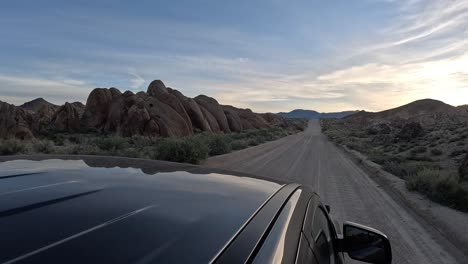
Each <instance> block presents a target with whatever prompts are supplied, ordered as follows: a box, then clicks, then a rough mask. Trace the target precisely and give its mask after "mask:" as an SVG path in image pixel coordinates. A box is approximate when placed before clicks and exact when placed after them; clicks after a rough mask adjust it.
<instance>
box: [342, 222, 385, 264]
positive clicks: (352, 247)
mask: <svg viewBox="0 0 468 264" xmlns="http://www.w3.org/2000/svg"><path fill="white" fill-rule="evenodd" d="M343 251H344V252H347V253H348V255H349V257H350V258H352V259H355V260H360V261H364V262H368V263H376V264H390V263H392V249H391V246H390V241H389V240H388V238H387V236H386V235H385V234H383V233H382V232H380V231H378V230H375V229H373V228H370V227H367V226H363V225H360V224H356V223H352V222H345V223H344V224H343Z"/></svg>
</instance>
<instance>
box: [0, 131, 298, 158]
mask: <svg viewBox="0 0 468 264" xmlns="http://www.w3.org/2000/svg"><path fill="white" fill-rule="evenodd" d="M303 128H305V124H304V125H303V126H302V129H303ZM299 131H301V130H300V129H296V128H284V129H281V128H270V129H255V130H248V131H244V132H240V133H228V134H215V133H207V132H204V133H198V134H195V135H193V136H190V137H185V138H149V137H142V136H133V137H119V136H115V135H109V136H98V135H93V134H66V133H63V134H58V133H56V134H50V135H47V137H44V138H42V139H35V140H31V141H20V140H16V139H8V140H0V155H15V154H82V155H108V156H124V157H132V158H147V159H158V160H167V161H174V162H188V163H199V162H200V161H202V160H204V159H206V158H207V157H208V156H214V155H222V154H226V153H229V152H231V151H233V150H240V149H244V148H247V147H249V146H255V145H258V144H262V143H265V142H267V141H272V140H276V139H279V138H281V137H284V136H287V135H291V134H293V133H297V132H299Z"/></svg>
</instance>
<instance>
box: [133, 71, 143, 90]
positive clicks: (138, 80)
mask: <svg viewBox="0 0 468 264" xmlns="http://www.w3.org/2000/svg"><path fill="white" fill-rule="evenodd" d="M130 75H132V76H133V77H134V78H132V79H130V87H131V88H132V89H139V88H141V86H142V85H143V84H144V83H145V79H143V78H142V77H141V76H140V75H138V74H136V73H130Z"/></svg>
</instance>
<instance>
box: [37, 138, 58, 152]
mask: <svg viewBox="0 0 468 264" xmlns="http://www.w3.org/2000/svg"><path fill="white" fill-rule="evenodd" d="M62 145H63V142H62ZM54 147H55V144H54V142H53V141H50V140H47V139H46V140H37V141H34V142H33V150H34V152H36V153H44V154H50V153H53V152H54Z"/></svg>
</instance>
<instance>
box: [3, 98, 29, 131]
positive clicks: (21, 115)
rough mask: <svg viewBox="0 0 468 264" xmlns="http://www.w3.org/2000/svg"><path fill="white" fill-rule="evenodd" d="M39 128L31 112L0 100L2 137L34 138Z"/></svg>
mask: <svg viewBox="0 0 468 264" xmlns="http://www.w3.org/2000/svg"><path fill="white" fill-rule="evenodd" d="M37 129H38V122H35V120H34V117H33V114H32V113H31V112H28V111H27V110H24V109H22V108H20V107H17V106H14V105H12V104H8V103H5V102H1V101H0V138H18V139H32V138H34V134H35V133H36V132H37Z"/></svg>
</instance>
